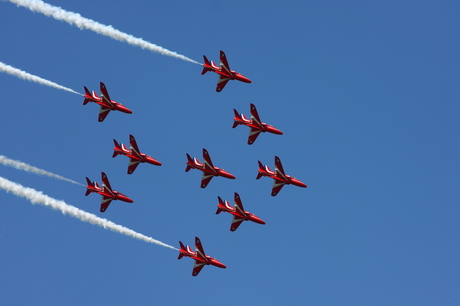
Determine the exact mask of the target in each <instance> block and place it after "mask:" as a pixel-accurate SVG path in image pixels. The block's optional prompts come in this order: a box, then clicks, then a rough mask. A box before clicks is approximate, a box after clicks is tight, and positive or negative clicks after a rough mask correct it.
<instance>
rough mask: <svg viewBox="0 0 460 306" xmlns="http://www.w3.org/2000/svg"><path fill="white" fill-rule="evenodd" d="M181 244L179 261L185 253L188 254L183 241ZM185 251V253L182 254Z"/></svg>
mask: <svg viewBox="0 0 460 306" xmlns="http://www.w3.org/2000/svg"><path fill="white" fill-rule="evenodd" d="M179 244H180V250H179V257H177V259H181V258H182V257H184V253H183V252H187V249H186V248H185V246H184V244H183V243H182V241H179ZM182 251H183V252H182Z"/></svg>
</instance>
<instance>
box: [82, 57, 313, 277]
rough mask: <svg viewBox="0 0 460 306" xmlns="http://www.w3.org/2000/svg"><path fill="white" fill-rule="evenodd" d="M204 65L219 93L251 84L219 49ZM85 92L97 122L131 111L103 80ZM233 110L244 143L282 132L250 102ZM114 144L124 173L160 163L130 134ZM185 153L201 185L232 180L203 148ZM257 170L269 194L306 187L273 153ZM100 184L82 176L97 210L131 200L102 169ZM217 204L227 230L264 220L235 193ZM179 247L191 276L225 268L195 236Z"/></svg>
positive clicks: (250, 143)
mask: <svg viewBox="0 0 460 306" xmlns="http://www.w3.org/2000/svg"><path fill="white" fill-rule="evenodd" d="M203 58H204V64H203V70H202V72H201V74H202V75H203V74H206V72H208V71H212V72H215V73H217V74H218V80H217V87H216V91H217V92H220V91H222V90H223V89H224V87H225V86H226V85H227V83H228V81H230V80H238V81H241V82H245V83H251V80H250V79H248V78H247V77H245V76H243V75H242V74H240V73H238V72H236V71H234V70H231V69H230V66H229V64H228V61H227V57H226V55H225V53H224V52H223V51H220V66H217V65H216V63H214V62H213V61H209V60H208V59H207V58H206V56H204V55H203ZM84 89H85V95H84V98H85V100H84V102H83V105H86V104H88V102H94V103H97V104H99V105H100V111H99V119H98V120H99V122H102V121H104V119H105V118H106V117H107V115H108V114H109V112H110V111H112V110H116V111H121V112H124V113H128V114H132V111H131V110H129V109H128V108H127V107H125V106H123V105H122V104H120V103H117V102H115V101H113V100H111V99H110V96H109V93H108V91H107V88H106V87H105V85H104V83H102V82H100V97H99V96H98V95H97V94H96V92H94V91H93V92H90V91H89V90H88V88H86V87H84ZM233 111H234V113H235V117H234V119H233V120H234V123H233V126H232V127H233V128H236V127H237V126H239V125H245V126H248V127H249V128H250V129H249V137H248V144H249V145H252V144H253V143H254V142H255V141H256V139H257V138H258V136H259V135H260V133H265V132H269V133H272V134H277V135H283V132H281V131H280V130H278V129H277V128H275V127H273V126H271V125H269V124H266V123H265V122H262V121H261V120H260V117H259V114H258V112H257V109H256V107H255V105H254V104H252V103H251V104H250V112H251V118H250V119H248V118H247V117H246V116H245V115H243V114H239V113H238V111H237V110H236V109H234V110H233ZM113 142H114V144H115V147H114V148H113V151H114V152H113V155H112V157H116V156H118V155H125V156H127V157H128V158H129V163H128V170H127V173H128V174H132V173H134V171H135V170H136V168H137V166H138V165H139V164H140V163H149V164H152V165H156V166H161V165H162V164H161V163H160V162H159V161H158V160H156V159H154V158H153V157H151V156H149V155H146V154H145V153H142V152H140V150H139V147H138V145H137V142H136V139H135V138H134V136H133V135H129V142H130V148H129V149H128V148H127V147H126V146H125V145H124V144H123V143H121V144H119V143H118V142H117V141H116V140H115V139H114V140H113ZM186 155H187V163H186V165H187V166H186V169H185V172H188V171H190V169H198V170H200V171H202V172H203V176H202V180H201V188H206V186H207V185H208V184H209V182H210V181H211V180H212V178H213V177H215V176H222V177H225V178H229V179H235V176H234V175H232V174H230V173H229V172H227V171H225V170H223V169H220V168H218V167H215V166H214V165H213V164H212V161H211V157H210V156H209V153H208V151H207V150H206V149H204V148H203V159H204V161H203V163H200V161H199V160H198V159H197V158H192V157H190V155H189V154H186ZM258 163H259V169H258V174H257V179H260V178H261V177H262V176H268V177H270V178H272V179H274V184H273V189H272V193H271V195H272V196H276V195H277V194H278V193H279V192H280V190H281V189H282V188H283V186H284V185H289V184H292V185H296V186H299V187H304V188H305V187H307V185H305V184H304V183H302V182H301V181H300V180H298V179H296V178H294V177H291V176H289V175H287V174H285V172H284V169H283V166H282V164H281V160H280V159H279V157H278V156H275V171H272V170H271V169H270V168H269V167H268V166H264V165H262V163H261V162H260V161H259V162H258ZM101 174H102V187H100V186H99V185H98V183H97V182H91V181H90V179H89V178H86V181H87V186H86V193H85V196H88V195H89V194H90V193H98V194H100V195H102V202H101V206H100V211H101V212H105V211H106V209H107V208H108V207H109V205H110V203H111V202H112V201H113V200H120V201H124V202H128V203H133V200H131V199H130V198H129V197H127V196H126V195H124V194H122V193H120V192H117V191H116V190H113V189H112V187H111V186H110V183H109V180H108V178H107V175H106V174H105V173H104V172H102V173H101ZM217 198H218V201H219V203H218V204H217V211H216V214H220V213H221V212H227V213H229V214H231V215H233V219H232V222H231V225H230V231H232V232H233V231H236V230H237V229H238V227H239V226H240V225H241V223H243V221H252V222H255V223H258V224H265V222H264V221H263V220H262V219H261V218H259V217H257V216H256V215H254V214H252V213H250V212H248V211H246V210H244V207H243V203H242V201H241V198H240V196H239V194H238V193H236V192H235V194H234V203H235V205H234V207H232V206H231V205H230V203H229V202H227V201H223V200H222V199H221V198H220V197H217ZM179 244H180V249H179V257H178V259H181V258H182V257H184V256H185V257H190V258H192V259H194V261H195V262H194V267H193V272H192V275H193V276H197V275H198V274H199V273H200V271H201V270H202V269H203V267H204V266H205V265H213V266H216V267H219V268H224V269H225V268H226V266H225V265H224V264H222V263H221V262H220V261H218V260H217V259H215V258H212V257H210V256H209V255H206V254H205V252H204V249H203V246H202V244H201V241H200V239H199V238H198V237H195V247H196V249H195V252H194V251H193V250H192V249H191V247H190V246H184V244H183V243H182V242H181V241H179Z"/></svg>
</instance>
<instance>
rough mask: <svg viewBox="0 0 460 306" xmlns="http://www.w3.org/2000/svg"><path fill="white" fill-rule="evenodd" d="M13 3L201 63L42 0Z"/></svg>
mask: <svg viewBox="0 0 460 306" xmlns="http://www.w3.org/2000/svg"><path fill="white" fill-rule="evenodd" d="M9 1H10V2H12V3H15V4H17V5H18V6H22V7H25V8H28V9H29V10H31V11H33V12H38V13H42V14H44V15H46V16H48V17H53V18H54V19H56V20H61V21H65V22H67V23H68V24H71V25H74V26H77V27H78V28H80V30H83V29H87V30H91V31H94V32H96V33H99V34H101V35H105V36H109V37H112V38H113V39H115V40H118V41H123V42H126V43H128V44H130V45H133V46H137V47H141V48H142V49H147V50H150V51H153V52H158V53H160V54H163V55H168V56H172V57H176V58H179V59H181V60H184V61H187V62H191V63H195V64H199V65H201V64H200V63H198V62H196V61H194V60H192V59H190V58H188V57H186V56H184V55H181V54H178V53H176V52H173V51H169V50H168V49H165V48H163V47H160V46H157V45H155V44H152V43H150V42H148V41H145V40H143V39H142V38H137V37H134V36H132V35H129V34H126V33H123V32H121V31H119V30H117V29H115V28H113V27H112V26H107V25H104V24H101V23H99V22H97V21H94V20H92V19H88V18H85V17H82V16H81V15H80V14H78V13H74V12H69V11H66V10H64V9H62V8H60V7H58V6H53V5H51V4H48V3H45V2H43V1H41V0H9Z"/></svg>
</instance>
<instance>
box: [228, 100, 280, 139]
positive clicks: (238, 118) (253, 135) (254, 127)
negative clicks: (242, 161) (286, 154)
mask: <svg viewBox="0 0 460 306" xmlns="http://www.w3.org/2000/svg"><path fill="white" fill-rule="evenodd" d="M233 111H234V112H235V118H233V120H234V121H235V122H233V128H236V127H237V126H238V125H240V124H242V125H246V126H249V127H250V129H249V138H248V144H249V145H251V144H253V143H254V141H256V139H257V137H258V136H259V134H260V133H265V132H269V133H273V134H277V135H283V132H281V131H280V130H278V129H277V128H275V127H273V126H271V125H268V124H266V123H265V122H262V121H261V120H260V118H259V113H258V112H257V108H256V107H255V105H254V104H252V103H251V120H249V119H248V118H246V116H245V115H243V114H239V113H238V111H237V110H236V109H233Z"/></svg>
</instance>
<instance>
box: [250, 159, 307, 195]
mask: <svg viewBox="0 0 460 306" xmlns="http://www.w3.org/2000/svg"><path fill="white" fill-rule="evenodd" d="M262 176H268V177H271V178H272V179H274V182H273V189H272V196H273V197H274V196H276V195H277V194H278V193H279V192H280V190H281V188H283V186H284V185H290V184H292V185H295V186H299V187H303V188H306V187H307V185H305V184H304V183H302V182H301V181H299V180H298V179H296V178H295V177H292V176H290V175H287V174H285V173H284V169H283V165H282V164H281V160H280V158H279V157H278V156H275V171H272V170H271V169H270V168H269V167H268V166H264V165H262V163H261V162H260V161H259V170H258V173H257V177H256V179H260V178H261V177H262Z"/></svg>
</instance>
